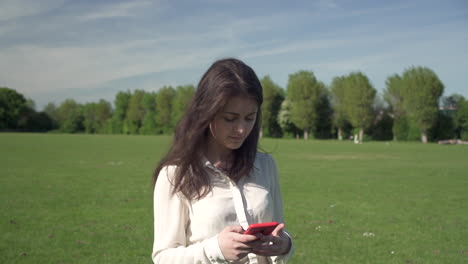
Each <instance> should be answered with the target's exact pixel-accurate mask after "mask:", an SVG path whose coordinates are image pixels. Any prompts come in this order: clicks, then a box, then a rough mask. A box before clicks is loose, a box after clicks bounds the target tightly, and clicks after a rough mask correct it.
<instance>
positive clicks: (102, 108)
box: [83, 99, 112, 133]
mask: <svg viewBox="0 0 468 264" xmlns="http://www.w3.org/2000/svg"><path fill="white" fill-rule="evenodd" d="M83 117H84V121H83V125H84V127H85V132H86V133H106V132H107V127H106V126H107V120H108V119H110V118H111V117H112V106H111V104H110V103H109V102H107V101H106V100H103V99H101V100H100V101H99V102H98V103H87V104H85V105H84V106H83Z"/></svg>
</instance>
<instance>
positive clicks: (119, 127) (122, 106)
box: [111, 91, 132, 134]
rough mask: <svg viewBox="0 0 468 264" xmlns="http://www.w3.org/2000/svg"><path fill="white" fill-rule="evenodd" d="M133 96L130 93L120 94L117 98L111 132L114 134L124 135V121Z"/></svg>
mask: <svg viewBox="0 0 468 264" xmlns="http://www.w3.org/2000/svg"><path fill="white" fill-rule="evenodd" d="M131 97H132V94H131V93H130V91H126V92H122V91H120V92H118V93H117V95H116V96H115V100H114V106H115V110H114V113H113V114H112V119H111V128H112V129H111V130H112V131H111V132H112V133H113V134H122V133H123V132H124V120H125V118H126V115H127V109H128V105H129V103H130V98H131Z"/></svg>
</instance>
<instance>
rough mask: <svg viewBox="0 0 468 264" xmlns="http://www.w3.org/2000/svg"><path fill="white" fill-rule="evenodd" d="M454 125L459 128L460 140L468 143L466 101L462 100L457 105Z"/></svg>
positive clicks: (467, 101)
mask: <svg viewBox="0 0 468 264" xmlns="http://www.w3.org/2000/svg"><path fill="white" fill-rule="evenodd" d="M455 125H456V126H457V127H459V128H460V138H461V139H462V140H466V141H468V100H463V101H461V102H460V103H459V104H458V110H457V113H456V115H455Z"/></svg>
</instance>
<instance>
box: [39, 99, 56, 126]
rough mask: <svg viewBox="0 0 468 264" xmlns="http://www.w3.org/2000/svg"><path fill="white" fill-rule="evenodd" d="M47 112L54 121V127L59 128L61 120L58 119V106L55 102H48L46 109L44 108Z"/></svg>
mask: <svg viewBox="0 0 468 264" xmlns="http://www.w3.org/2000/svg"><path fill="white" fill-rule="evenodd" d="M42 111H43V112H44V113H45V114H47V115H48V116H49V118H50V119H51V121H52V128H51V129H57V128H59V121H58V113H57V106H55V104H54V103H48V104H47V105H46V106H45V107H44V109H43V110H42Z"/></svg>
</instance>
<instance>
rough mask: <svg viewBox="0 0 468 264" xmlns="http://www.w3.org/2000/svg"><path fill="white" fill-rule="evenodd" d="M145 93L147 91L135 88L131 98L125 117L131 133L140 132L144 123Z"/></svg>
mask: <svg viewBox="0 0 468 264" xmlns="http://www.w3.org/2000/svg"><path fill="white" fill-rule="evenodd" d="M145 93H146V92H145V91H143V90H135V91H134V92H133V94H132V97H131V98H130V103H129V104H128V109H127V115H126V117H125V124H126V125H127V129H128V130H127V132H128V133H129V134H138V133H139V130H140V127H141V126H142V124H143V118H144V117H145V108H144V106H143V97H144V96H145Z"/></svg>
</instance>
